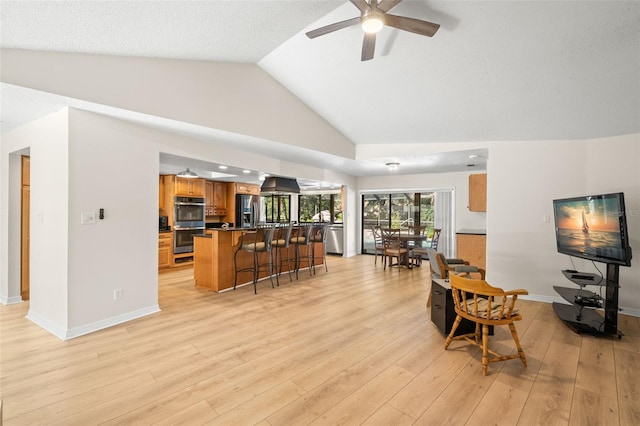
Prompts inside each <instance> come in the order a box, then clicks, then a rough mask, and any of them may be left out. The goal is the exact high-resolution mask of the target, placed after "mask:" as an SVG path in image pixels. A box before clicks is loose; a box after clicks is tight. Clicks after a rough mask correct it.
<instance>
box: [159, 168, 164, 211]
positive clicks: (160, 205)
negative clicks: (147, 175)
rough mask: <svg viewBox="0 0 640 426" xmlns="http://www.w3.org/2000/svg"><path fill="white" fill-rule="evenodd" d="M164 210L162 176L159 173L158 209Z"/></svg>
mask: <svg viewBox="0 0 640 426" xmlns="http://www.w3.org/2000/svg"><path fill="white" fill-rule="evenodd" d="M163 210H164V176H162V175H160V176H159V179H158V211H160V212H162V211H163Z"/></svg>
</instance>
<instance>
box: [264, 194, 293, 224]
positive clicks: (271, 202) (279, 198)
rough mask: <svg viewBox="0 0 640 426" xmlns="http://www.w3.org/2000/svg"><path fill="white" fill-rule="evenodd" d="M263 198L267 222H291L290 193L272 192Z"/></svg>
mask: <svg viewBox="0 0 640 426" xmlns="http://www.w3.org/2000/svg"><path fill="white" fill-rule="evenodd" d="M263 198H264V208H265V221H266V222H267V223H289V222H291V195H278V194H272V195H269V196H266V197H263Z"/></svg>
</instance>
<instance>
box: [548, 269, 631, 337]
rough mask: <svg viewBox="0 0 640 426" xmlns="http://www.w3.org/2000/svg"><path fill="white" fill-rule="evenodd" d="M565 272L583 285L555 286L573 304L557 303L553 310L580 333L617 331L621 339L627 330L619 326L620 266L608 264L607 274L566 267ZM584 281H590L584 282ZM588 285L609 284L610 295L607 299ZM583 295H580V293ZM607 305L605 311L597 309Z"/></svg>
mask: <svg viewBox="0 0 640 426" xmlns="http://www.w3.org/2000/svg"><path fill="white" fill-rule="evenodd" d="M562 273H563V274H564V276H565V277H566V278H567V279H569V280H570V281H571V282H573V283H575V284H577V285H578V286H579V288H567V287H560V286H554V287H553V288H554V290H555V291H556V292H557V293H558V294H559V295H560V296H562V298H563V299H565V300H566V301H567V302H569V303H570V305H567V304H565V303H557V302H554V303H553V310H554V312H555V313H556V315H558V318H560V319H561V320H562V321H564V322H565V324H567V326H569V328H571V329H572V330H573V331H575V332H576V333H586V334H595V335H617V336H618V339H621V338H622V336H623V334H622V332H621V331H620V330H618V288H619V285H618V277H619V266H618V265H614V264H607V278H606V279H604V278H603V277H601V276H600V275H596V274H587V273H581V272H576V271H567V270H564V271H562ZM575 275H582V276H587V275H591V276H594V278H593V279H583V278H576V277H575ZM584 281H587V282H586V283H584ZM585 285H599V286H605V287H606V289H605V291H606V296H605V298H604V299H603V298H602V297H600V296H599V295H597V294H596V293H594V292H592V291H589V290H584V289H583V287H584V286H585ZM578 295H579V296H581V297H582V299H580V298H578V299H576V296H578ZM603 307H604V315H601V314H600V313H599V312H597V311H596V309H602V308H603Z"/></svg>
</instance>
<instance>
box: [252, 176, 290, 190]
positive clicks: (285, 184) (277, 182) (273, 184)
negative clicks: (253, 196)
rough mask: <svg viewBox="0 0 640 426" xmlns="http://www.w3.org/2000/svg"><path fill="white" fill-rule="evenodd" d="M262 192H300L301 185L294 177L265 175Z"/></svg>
mask: <svg viewBox="0 0 640 426" xmlns="http://www.w3.org/2000/svg"><path fill="white" fill-rule="evenodd" d="M260 192H266V193H271V194H276V193H284V194H299V193H300V186H299V185H298V181H297V180H295V179H292V178H285V177H279V176H268V177H265V179H264V182H262V186H261V187H260Z"/></svg>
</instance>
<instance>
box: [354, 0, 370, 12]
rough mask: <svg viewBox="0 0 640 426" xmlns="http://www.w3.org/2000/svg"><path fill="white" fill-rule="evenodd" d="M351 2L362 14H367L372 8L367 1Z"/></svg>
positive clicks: (356, 0)
mask: <svg viewBox="0 0 640 426" xmlns="http://www.w3.org/2000/svg"><path fill="white" fill-rule="evenodd" d="M349 1H350V2H351V3H353V5H354V6H355V7H357V8H358V9H360V13H364V12H366V11H367V10H369V9H370V7H371V6H369V3H367V2H366V1H365V0H349Z"/></svg>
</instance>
